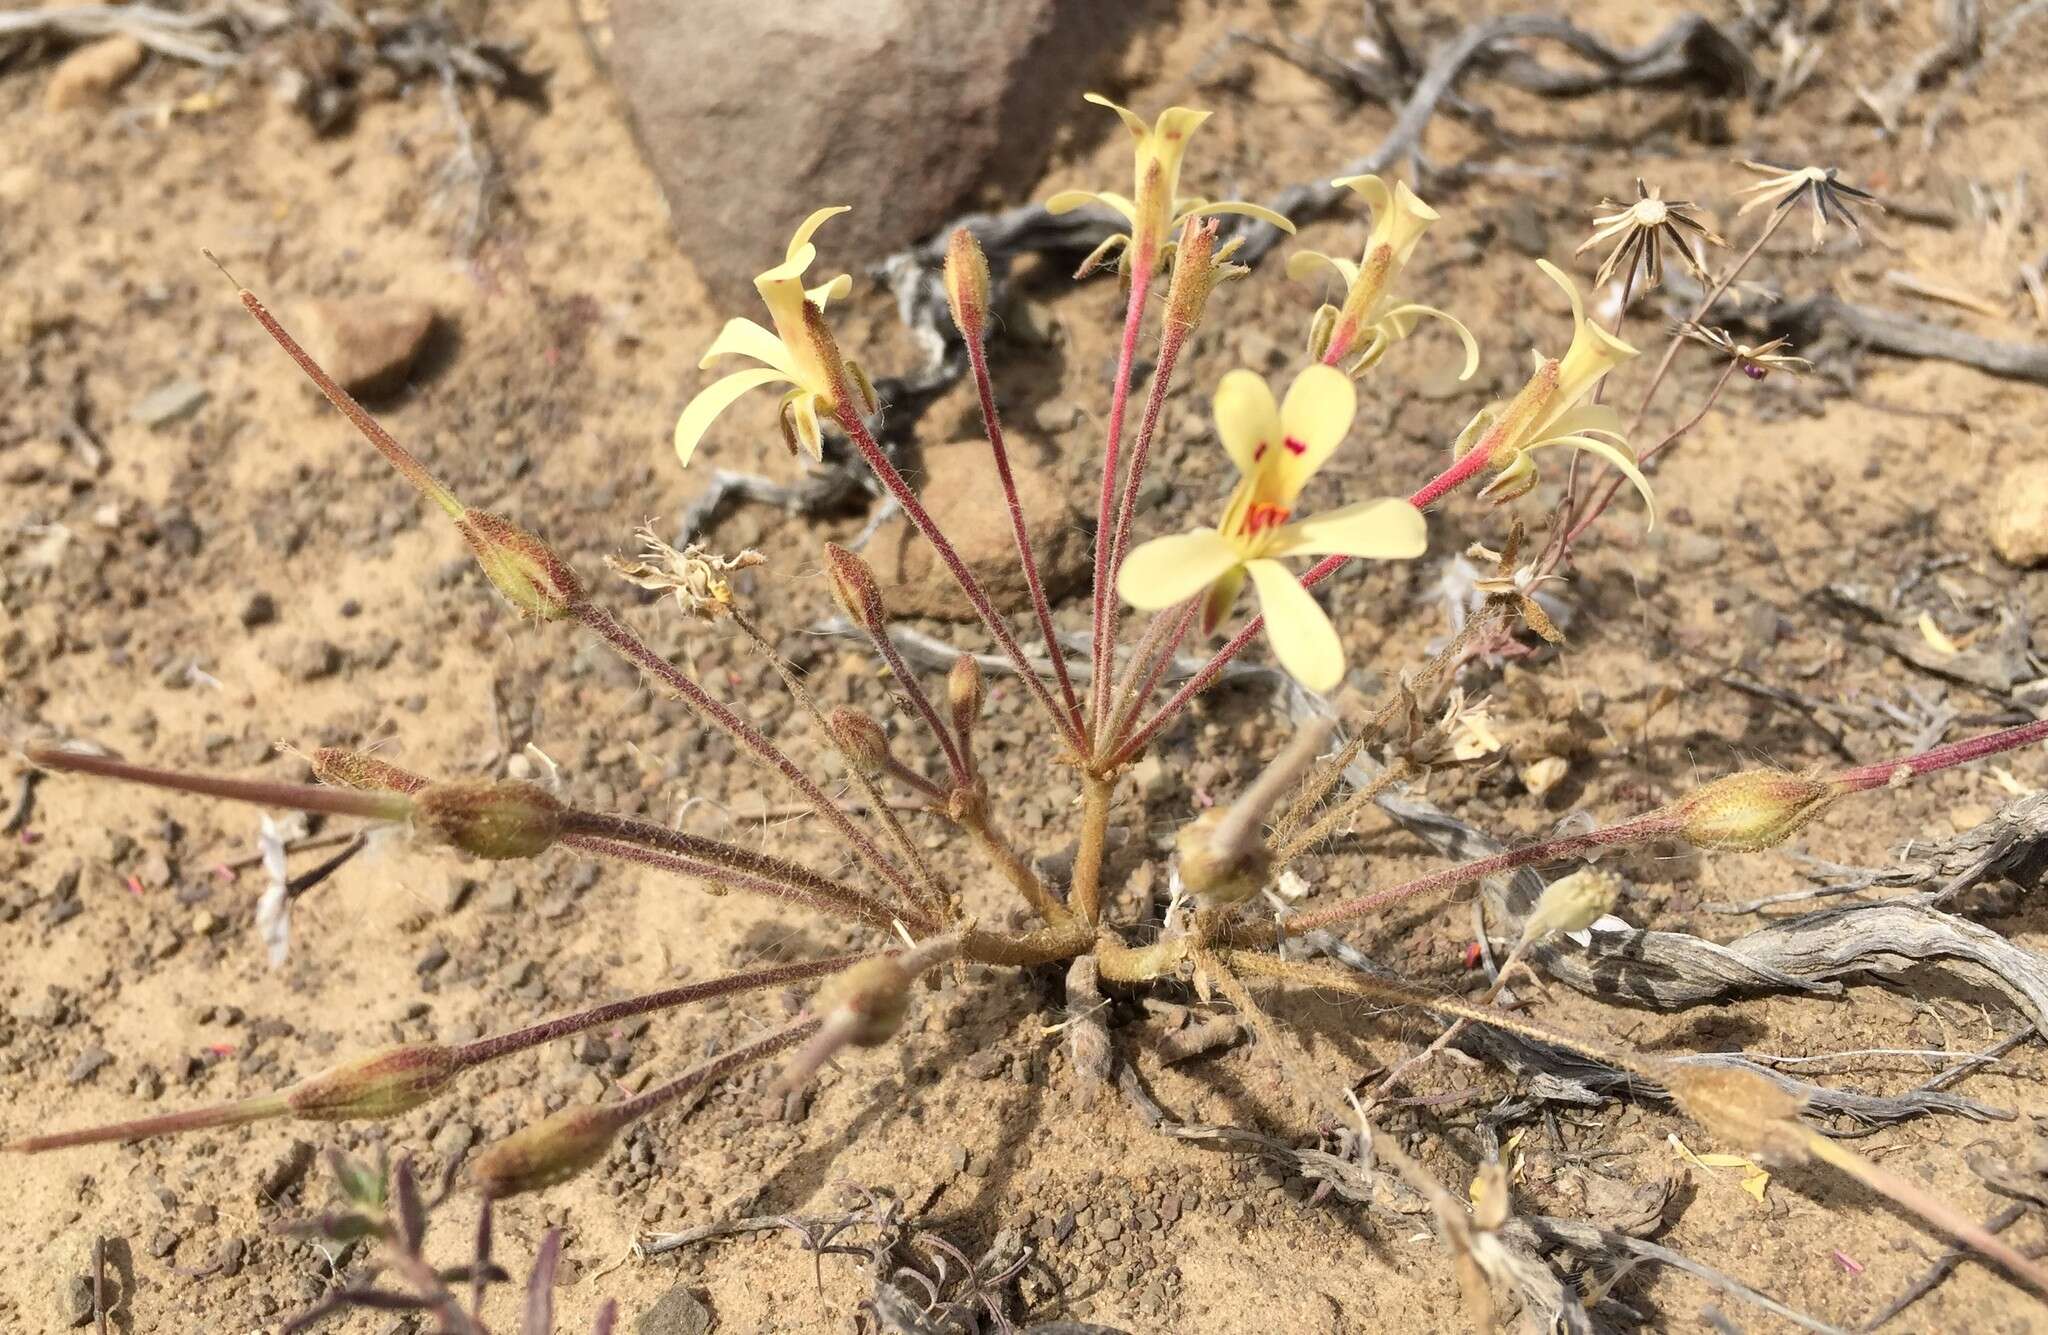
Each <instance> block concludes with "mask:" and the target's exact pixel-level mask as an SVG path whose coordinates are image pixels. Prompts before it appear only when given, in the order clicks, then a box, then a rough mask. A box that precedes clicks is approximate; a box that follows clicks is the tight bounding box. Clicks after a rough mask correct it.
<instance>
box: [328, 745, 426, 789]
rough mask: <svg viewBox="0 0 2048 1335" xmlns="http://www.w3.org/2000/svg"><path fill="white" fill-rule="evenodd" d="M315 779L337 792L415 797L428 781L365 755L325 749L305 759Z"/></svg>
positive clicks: (360, 752)
mask: <svg viewBox="0 0 2048 1335" xmlns="http://www.w3.org/2000/svg"><path fill="white" fill-rule="evenodd" d="M306 763H308V764H310V765H311V766H312V767H313V777H314V778H316V779H318V780H320V782H322V783H325V784H330V785H332V786H334V787H336V788H355V789H358V790H362V791H366V792H386V793H416V792H418V791H419V790H420V789H422V788H424V787H426V786H427V781H426V779H424V778H422V777H421V776H420V775H417V774H414V773H413V772H412V771H411V770H407V769H400V768H399V767H398V766H396V765H394V764H391V763H390V762H389V761H384V760H379V759H377V757H375V756H373V755H371V754H369V753H368V752H366V751H350V750H348V749H346V748H344V747H339V746H323V747H319V748H318V749H316V750H315V751H314V752H313V753H312V754H311V755H309V756H307V757H306Z"/></svg>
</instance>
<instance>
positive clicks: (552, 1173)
mask: <svg viewBox="0 0 2048 1335" xmlns="http://www.w3.org/2000/svg"><path fill="white" fill-rule="evenodd" d="M627 1106H628V1105H625V1104H617V1103H614V1104H607V1105H605V1106H604V1107H595V1108H594V1107H589V1106H584V1107H580V1108H564V1109H563V1110H562V1111H561V1112H558V1113H555V1114H554V1115H553V1116H550V1117H544V1118H542V1119H541V1120H540V1121H538V1122H535V1123H534V1124H533V1125H532V1126H529V1127H523V1128H521V1129H520V1130H518V1131H514V1132H513V1133H512V1134H511V1135H509V1136H507V1137H505V1138H504V1139H503V1140H501V1141H498V1142H497V1143H495V1144H493V1145H490V1146H488V1147H487V1148H485V1149H484V1150H483V1152H481V1153H480V1154H478V1155H477V1156H476V1157H475V1158H474V1159H472V1160H470V1164H469V1171H470V1176H471V1177H473V1178H474V1179H475V1181H476V1184H477V1186H478V1187H479V1188H481V1189H482V1191H483V1193H484V1195H485V1196H487V1197H489V1198H490V1199H492V1200H504V1199H505V1198H506V1197H508V1196H518V1195H521V1194H523V1193H525V1192H529V1191H539V1190H541V1189H542V1188H543V1187H552V1186H554V1185H555V1184H557V1183H560V1182H567V1181H568V1180H569V1179H570V1178H572V1177H574V1176H576V1175H577V1174H578V1173H580V1172H582V1171H583V1170H584V1169H586V1168H591V1167H594V1166H595V1165H596V1164H597V1163H598V1162H599V1161H601V1160H602V1159H603V1158H604V1156H605V1151H607V1150H609V1149H610V1148H611V1143H612V1138H613V1137H614V1136H616V1135H618V1133H619V1128H620V1127H622V1126H624V1125H625V1124H626V1122H628V1121H630V1120H631V1118H630V1115H629V1114H627V1113H625V1112H623V1111H621V1110H622V1109H624V1108H625V1107H627Z"/></svg>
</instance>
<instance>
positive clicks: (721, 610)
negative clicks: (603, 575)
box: [605, 526, 768, 621]
mask: <svg viewBox="0 0 2048 1335" xmlns="http://www.w3.org/2000/svg"><path fill="white" fill-rule="evenodd" d="M639 537H640V559H639V560H637V561H627V560H624V559H622V558H620V557H616V556H607V557H606V558H605V564H606V565H608V566H610V567H611V568H612V571H613V573H615V574H617V575H619V576H620V577H622V578H624V579H628V580H631V581H632V582H633V583H635V584H638V585H639V586H640V587H641V588H643V589H652V590H653V591H655V592H656V593H666V594H669V595H670V596H672V597H673V598H674V599H675V600H676V606H677V607H680V608H682V609H683V611H685V612H687V613H689V614H690V615H691V616H696V617H702V618H703V619H704V620H706V621H716V620H718V619H719V618H720V617H723V616H726V615H727V614H729V613H730V612H731V611H732V610H733V598H732V581H731V580H729V579H727V578H726V576H727V575H730V574H732V573H734V572H735V571H740V570H751V569H752V568H754V567H755V566H758V565H765V564H766V563H767V561H768V558H767V557H765V556H763V555H761V553H759V552H757V551H753V550H751V549H748V550H745V551H741V552H740V553H738V554H737V555H734V556H720V555H718V554H717V553H716V552H711V551H707V550H705V549H704V548H703V547H700V546H698V545H697V544H695V543H691V544H690V545H689V546H687V547H685V548H683V550H681V551H677V550H676V549H675V548H673V547H671V546H669V545H668V544H667V543H665V542H663V541H662V540H661V539H660V537H658V536H657V535H656V534H655V532H654V530H653V529H651V528H648V527H645V526H643V527H642V528H641V529H640V533H639Z"/></svg>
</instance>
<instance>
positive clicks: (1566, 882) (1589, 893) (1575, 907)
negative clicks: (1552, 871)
mask: <svg viewBox="0 0 2048 1335" xmlns="http://www.w3.org/2000/svg"><path fill="white" fill-rule="evenodd" d="M1620 893H1621V883H1620V882H1619V881H1617V880H1616V879H1615V878H1614V877H1612V876H1609V875H1608V874H1607V873H1606V872H1603V871H1601V870H1600V869H1599V868H1598V867H1581V868H1580V869H1579V870H1577V871H1575V872H1573V873H1572V874H1571V875H1569V876H1560V877H1558V878H1557V879H1556V880H1554V881H1552V882H1551V883H1550V884H1549V885H1548V886H1547V887H1545V889H1544V891H1543V895H1542V897H1541V898H1540V899H1538V900H1537V901H1536V907H1535V908H1534V909H1533V910H1531V911H1530V913H1529V919H1528V921H1527V922H1525V923H1523V924H1522V939H1523V940H1524V941H1535V940H1538V939H1539V938H1542V937H1546V936H1549V935H1550V934H1551V933H1553V932H1583V931H1585V930H1586V929H1587V928H1588V927H1591V926H1592V925H1593V924H1594V923H1596V922H1598V921H1600V919H1601V918H1602V917H1604V916H1606V914H1607V913H1608V912H1609V911H1611V910H1612V909H1613V908H1614V901H1615V899H1616V898H1617V897H1618V896H1619V895H1620Z"/></svg>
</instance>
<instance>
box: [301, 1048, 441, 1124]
mask: <svg viewBox="0 0 2048 1335" xmlns="http://www.w3.org/2000/svg"><path fill="white" fill-rule="evenodd" d="M459 1069H460V1067H458V1066H457V1065H456V1061H455V1052H454V1050H453V1049H452V1048H446V1047H443V1046H442V1045H440V1044H439V1043H408V1044H406V1045H405V1046H403V1047H396V1048H386V1049H384V1051H382V1052H373V1053H371V1054H370V1055H369V1056H367V1057H358V1058H356V1059H355V1060H354V1061H346V1062H343V1063H342V1064H341V1065H339V1066H331V1067H329V1068H328V1069H326V1070H324V1071H322V1072H320V1073H319V1074H318V1075H311V1076H307V1077H306V1078H305V1079H304V1080H301V1081H299V1083H298V1084H296V1085H293V1086H292V1087H291V1088H290V1089H288V1090H286V1091H285V1092H284V1101H285V1106H286V1107H287V1108H289V1109H290V1110H291V1111H292V1113H293V1114H294V1115H295V1116H298V1117H307V1118H314V1119H317V1120H319V1121H342V1120H345V1119H349V1118H356V1117H396V1116H398V1114H400V1113H402V1112H408V1111H410V1110H412V1109H414V1108H417V1107H419V1106H420V1105H421V1104H422V1103H425V1102H426V1101H427V1100H428V1099H430V1098H433V1097H434V1096H435V1095H436V1094H438V1093H440V1092H441V1091H442V1089H444V1088H445V1087H446V1086H447V1084H448V1082H449V1081H450V1080H452V1079H454V1078H455V1073H456V1071H457V1070H459Z"/></svg>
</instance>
